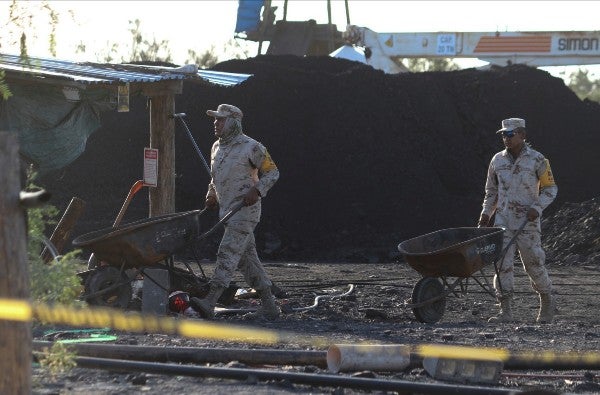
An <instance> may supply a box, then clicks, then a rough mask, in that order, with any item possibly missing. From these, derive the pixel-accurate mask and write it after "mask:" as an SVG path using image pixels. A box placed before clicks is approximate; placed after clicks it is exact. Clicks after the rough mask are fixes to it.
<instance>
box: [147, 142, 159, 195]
mask: <svg viewBox="0 0 600 395" xmlns="http://www.w3.org/2000/svg"><path fill="white" fill-rule="evenodd" d="M144 185H145V186H149V187H155V186H157V185H158V150H157V149H156V148H144Z"/></svg>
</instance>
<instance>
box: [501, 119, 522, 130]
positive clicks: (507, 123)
mask: <svg viewBox="0 0 600 395" xmlns="http://www.w3.org/2000/svg"><path fill="white" fill-rule="evenodd" d="M524 127H525V120H524V119H521V118H508V119H504V120H502V129H500V130H498V131H497V132H496V133H502V132H504V131H505V130H515V129H516V128H524Z"/></svg>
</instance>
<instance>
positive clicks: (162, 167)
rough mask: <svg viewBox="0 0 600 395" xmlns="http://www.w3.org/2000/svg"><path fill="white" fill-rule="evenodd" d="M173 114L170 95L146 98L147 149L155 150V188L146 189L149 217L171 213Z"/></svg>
mask: <svg viewBox="0 0 600 395" xmlns="http://www.w3.org/2000/svg"><path fill="white" fill-rule="evenodd" d="M174 113H175V97H174V95H172V94H169V95H164V94H163V95H160V96H153V97H151V98H150V148H156V149H158V185H157V186H156V187H150V188H149V192H148V194H149V200H150V204H149V205H150V212H149V217H155V216H158V215H163V214H171V213H174V212H175V119H174V118H172V117H171V116H172V115H173V114H174ZM140 156H141V153H140Z"/></svg>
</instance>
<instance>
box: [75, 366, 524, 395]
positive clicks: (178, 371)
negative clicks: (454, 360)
mask: <svg viewBox="0 0 600 395" xmlns="http://www.w3.org/2000/svg"><path fill="white" fill-rule="evenodd" d="M76 362H77V365H78V366H79V367H81V368H91V369H106V370H111V371H125V372H132V371H138V372H146V373H154V374H167V375H177V376H192V377H218V378H224V379H238V380H247V379H248V378H249V377H253V378H256V379H257V380H288V381H290V382H293V383H299V384H308V385H313V386H327V387H346V388H357V389H365V390H383V391H398V392H416V393H426V394H462V395H483V394H489V395H496V394H502V395H511V394H516V393H519V392H520V391H511V390H508V389H501V388H493V387H481V386H467V385H453V384H430V383H415V382H411V381H403V380H386V379H368V378H362V377H347V376H338V375H331V374H311V373H292V372H280V371H272V370H265V369H240V368H214V367H205V366H186V365H175V364H166V363H153V362H134V361H123V360H118V359H104V358H89V357H77V358H76Z"/></svg>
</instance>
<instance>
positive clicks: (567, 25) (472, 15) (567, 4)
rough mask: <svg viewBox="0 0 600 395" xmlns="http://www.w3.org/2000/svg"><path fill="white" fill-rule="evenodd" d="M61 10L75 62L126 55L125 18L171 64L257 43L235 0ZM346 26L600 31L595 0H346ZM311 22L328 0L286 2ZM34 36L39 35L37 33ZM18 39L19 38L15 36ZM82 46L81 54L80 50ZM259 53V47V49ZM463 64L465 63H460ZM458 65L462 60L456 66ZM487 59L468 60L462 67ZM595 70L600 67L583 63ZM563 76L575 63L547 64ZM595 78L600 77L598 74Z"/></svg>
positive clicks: (62, 50)
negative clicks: (246, 36) (244, 28)
mask: <svg viewBox="0 0 600 395" xmlns="http://www.w3.org/2000/svg"><path fill="white" fill-rule="evenodd" d="M19 3H22V4H23V5H25V6H27V7H35V6H37V7H38V8H39V5H40V3H41V2H37V1H27V2H25V1H23V0H21V1H19ZM48 3H49V4H50V6H51V7H52V8H53V9H54V10H55V11H57V12H58V14H59V23H58V29H57V31H56V37H57V57H58V58H60V59H68V60H75V61H92V62H97V61H101V59H100V58H101V57H102V56H103V54H106V53H108V49H109V48H110V46H112V45H113V44H117V45H118V48H119V50H120V51H121V53H129V52H128V51H129V50H130V46H131V39H132V35H131V33H130V31H129V30H130V28H131V25H130V23H129V21H133V20H136V19H138V20H139V21H140V23H141V24H140V30H141V32H142V35H143V36H144V37H145V38H147V39H150V40H152V39H156V40H157V41H162V40H167V41H168V46H169V49H170V51H171V54H172V62H173V63H177V64H185V63H186V62H187V61H188V60H189V55H188V50H194V51H196V52H197V53H202V52H204V51H206V50H208V49H211V47H214V50H215V52H216V53H217V54H218V56H219V60H220V61H224V60H227V59H228V58H231V57H232V55H231V54H232V53H233V52H229V53H224V52H222V50H223V48H225V46H226V43H227V42H231V43H233V44H234V47H232V46H231V45H230V46H229V48H230V51H231V50H232V48H233V51H234V52H235V51H237V52H238V53H241V52H243V50H244V49H245V51H246V52H247V53H248V56H255V55H257V44H256V43H253V42H248V41H246V40H242V39H236V40H233V41H232V39H233V38H234V30H235V24H236V18H237V8H238V2H237V0H219V1H208V0H202V1H192V0H188V1H175V0H174V1H158V0H155V1H141V0H137V1H71V0H59V1H49V2H48ZM347 3H348V7H349V9H348V11H349V16H350V23H351V24H354V25H358V26H364V27H368V28H369V29H371V30H373V31H375V32H378V33H393V32H398V33H401V32H441V31H445V32H461V31H462V32H469V31H474V32H495V31H594V30H600V22H599V19H598V15H600V1H516V0H513V1H487V0H486V1H423V0H422V1H392V0H387V1H375V0H366V1H362V0H348V1H347ZM9 4H10V2H9V1H0V18H1V20H0V21H1V22H2V23H3V24H5V21H6V20H7V16H8V6H9ZM283 4H284V1H277V0H273V1H272V6H277V7H278V8H277V10H276V13H275V15H276V19H277V20H279V19H282V17H283V9H284V7H283ZM345 4H346V3H345V2H344V1H343V0H332V1H331V12H332V23H334V24H335V25H337V28H338V30H340V31H343V30H345V27H346V22H347V18H346V7H345ZM308 19H314V20H316V21H317V23H327V20H328V12H327V1H326V0H289V1H288V5H287V20H288V21H305V20H308ZM35 26H36V27H35V28H32V29H29V31H28V37H29V39H30V45H29V54H30V55H32V56H50V55H49V53H48V51H47V47H48V45H47V39H46V37H47V36H48V29H47V27H48V26H49V24H48V23H47V22H46V23H44V17H40V19H38V20H37V21H36V23H35ZM9 34H10V32H9V30H7V29H3V33H0V39H2V41H0V43H2V44H3V45H2V47H0V51H2V52H7V53H17V51H18V46H16V44H15V45H13V46H11V45H10V42H8V43H7V41H10V40H7V36H8V35H9ZM36 35H37V37H35V36H36ZM13 41H15V42H16V40H13ZM79 44H84V45H85V48H86V50H85V52H84V53H81V52H80V53H77V52H76V48H77V46H78V45H79ZM263 52H264V51H263ZM463 63H465V62H463ZM459 64H460V63H459ZM479 64H484V63H481V62H471V63H468V62H466V63H465V67H469V66H471V65H479ZM586 68H587V69H588V70H589V71H590V72H591V73H592V75H595V76H596V75H598V71H597V69H598V68H600V66H586ZM544 69H546V70H548V71H550V72H551V73H552V74H554V75H557V76H561V73H563V74H562V75H563V76H564V74H565V73H570V72H572V71H574V70H575V69H576V68H572V67H570V68H565V67H552V68H544ZM598 76H599V77H600V75H598Z"/></svg>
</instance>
